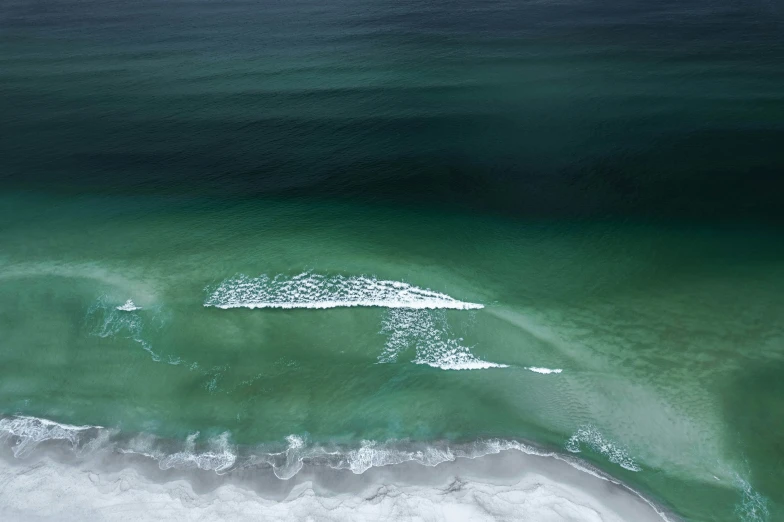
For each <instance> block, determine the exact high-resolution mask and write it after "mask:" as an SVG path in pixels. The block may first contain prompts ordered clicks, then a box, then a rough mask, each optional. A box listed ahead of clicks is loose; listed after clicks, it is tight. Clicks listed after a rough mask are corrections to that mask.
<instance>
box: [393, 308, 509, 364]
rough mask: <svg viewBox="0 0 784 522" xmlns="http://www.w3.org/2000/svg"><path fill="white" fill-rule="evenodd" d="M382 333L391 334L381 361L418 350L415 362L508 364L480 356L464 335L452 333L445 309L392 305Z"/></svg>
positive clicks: (394, 359) (395, 359) (394, 358)
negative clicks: (466, 344) (464, 342)
mask: <svg viewBox="0 0 784 522" xmlns="http://www.w3.org/2000/svg"><path fill="white" fill-rule="evenodd" d="M381 333H382V334H385V335H386V336H387V341H386V344H385V345H384V351H383V352H382V353H381V355H379V356H378V362H379V363H391V362H395V361H397V359H398V357H399V356H400V354H401V353H403V352H405V351H406V350H414V351H415V353H416V355H415V357H414V359H413V362H414V363H416V364H426V365H428V366H432V367H433V368H440V369H442V370H481V369H487V368H507V365H505V364H497V363H492V362H487V361H483V360H481V359H479V358H478V357H476V356H475V355H474V354H472V353H471V348H470V347H468V346H465V345H463V339H462V338H457V337H455V336H454V335H453V334H452V331H451V328H450V327H449V323H448V322H447V317H446V313H445V311H444V310H407V309H392V310H389V311H388V312H387V314H386V316H385V317H384V321H383V323H382V326H381Z"/></svg>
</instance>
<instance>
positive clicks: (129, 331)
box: [87, 298, 179, 364]
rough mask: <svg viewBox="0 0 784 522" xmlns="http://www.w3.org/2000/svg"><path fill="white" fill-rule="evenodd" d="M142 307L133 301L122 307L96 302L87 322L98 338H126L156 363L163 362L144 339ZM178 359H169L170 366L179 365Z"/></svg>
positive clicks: (102, 301)
mask: <svg viewBox="0 0 784 522" xmlns="http://www.w3.org/2000/svg"><path fill="white" fill-rule="evenodd" d="M140 310H141V307H139V306H136V305H135V304H134V303H133V301H132V300H131V299H128V301H126V302H125V304H123V305H121V306H112V305H110V304H109V303H108V301H107V299H106V298H101V299H99V300H98V301H96V302H95V303H94V304H93V305H92V306H91V307H90V309H89V310H88V311H87V320H88V322H90V323H92V332H91V333H92V334H93V335H97V336H98V337H124V338H126V339H131V340H133V341H134V342H136V343H138V344H139V345H140V346H141V347H142V349H143V350H144V351H146V352H147V353H149V354H150V357H151V358H152V360H153V361H155V362H160V361H161V356H160V355H159V354H158V353H156V352H155V351H154V350H153V349H152V345H151V344H150V343H149V342H148V341H147V340H145V339H144V335H143V333H144V321H143V318H142V315H140V314H139V313H138V312H139V311H140ZM176 361H177V359H176V358H171V357H170V358H169V361H168V362H169V363H170V364H179V362H176Z"/></svg>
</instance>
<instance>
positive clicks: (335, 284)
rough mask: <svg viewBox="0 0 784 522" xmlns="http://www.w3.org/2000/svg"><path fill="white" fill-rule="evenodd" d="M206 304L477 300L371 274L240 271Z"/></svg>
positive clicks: (439, 304) (454, 305) (455, 303)
mask: <svg viewBox="0 0 784 522" xmlns="http://www.w3.org/2000/svg"><path fill="white" fill-rule="evenodd" d="M208 291H209V292H210V294H209V296H208V297H207V299H206V300H205V302H204V306H207V307H216V308H223V309H227V308H337V307H353V306H378V307H385V308H416V309H435V308H451V309H455V310H471V309H478V308H483V307H484V306H483V305H481V304H478V303H467V302H463V301H459V300H457V299H454V298H453V297H450V296H448V295H446V294H442V293H439V292H434V291H432V290H427V289H423V288H419V287H416V286H413V285H410V284H408V283H403V282H401V281H386V280H382V279H376V278H375V277H368V276H343V275H337V276H325V275H321V274H312V273H309V272H305V273H302V274H299V275H296V276H294V277H287V276H284V275H277V276H274V277H270V276H268V275H261V276H259V277H248V276H246V275H242V274H241V275H238V276H236V277H232V278H229V279H226V280H225V281H223V282H222V283H221V284H220V285H218V287H217V288H215V289H214V290H211V291H210V290H208Z"/></svg>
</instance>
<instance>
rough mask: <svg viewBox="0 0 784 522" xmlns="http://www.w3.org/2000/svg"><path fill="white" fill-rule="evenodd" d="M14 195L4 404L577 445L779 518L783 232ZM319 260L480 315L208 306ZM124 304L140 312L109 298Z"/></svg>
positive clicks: (159, 425)
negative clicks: (445, 353)
mask: <svg viewBox="0 0 784 522" xmlns="http://www.w3.org/2000/svg"><path fill="white" fill-rule="evenodd" d="M3 203H4V204H3V206H2V208H3V209H5V210H4V216H3V218H4V219H3V222H4V223H5V225H4V227H3V229H2V234H1V235H0V242H2V244H3V245H4V249H3V265H2V279H1V280H0V286H1V288H2V292H0V295H2V306H0V311H1V313H2V315H1V316H0V319H1V320H2V323H0V324H1V325H2V332H3V339H2V345H1V348H0V354H2V365H1V367H2V372H3V375H2V381H0V401H1V402H2V404H3V410H4V411H5V412H6V413H23V414H27V415H34V416H39V417H44V418H52V419H56V420H58V421H61V422H69V423H74V424H96V425H102V426H112V427H119V428H121V429H122V430H123V431H124V432H128V433H134V432H149V433H154V434H156V435H159V436H163V437H166V438H171V439H178V440H184V439H185V438H186V436H187V435H189V434H191V433H194V432H196V431H200V432H201V434H202V435H201V436H202V437H204V438H205V439H206V438H209V437H211V436H217V435H218V434H220V433H222V432H224V431H228V432H230V434H231V435H230V437H231V441H232V442H233V443H238V444H241V445H248V446H254V445H256V444H259V443H266V444H269V445H271V446H274V445H275V444H277V445H285V438H286V437H287V436H289V435H292V434H294V435H297V436H301V437H304V438H305V439H307V440H308V441H309V443H312V444H315V443H342V444H346V445H351V444H358V443H359V441H361V440H377V441H385V440H388V439H410V440H412V441H430V440H432V441H436V440H444V439H447V440H454V441H471V440H474V439H477V438H487V437H501V438H523V439H527V440H531V441H535V442H537V443H539V444H542V445H545V446H548V447H553V448H556V449H559V450H561V451H565V450H567V449H569V448H571V449H582V450H583V451H582V453H581V456H583V457H585V458H588V459H589V460H591V461H592V462H594V463H595V464H596V465H598V466H599V467H601V468H603V469H605V470H607V471H608V472H610V473H611V474H613V475H615V476H618V477H620V478H622V479H623V480H626V481H628V482H630V483H631V484H633V485H636V486H637V487H641V488H642V489H643V490H644V491H646V492H648V493H650V494H652V495H653V496H654V498H657V499H659V500H660V501H663V502H664V503H665V504H666V505H669V506H670V507H672V508H673V509H674V510H675V511H676V512H677V513H679V514H682V515H684V516H685V517H686V518H690V519H694V520H705V519H708V518H710V519H714V520H734V519H736V518H737V514H736V510H737V509H738V506H739V505H740V504H742V502H744V498H745V501H751V500H754V498H755V497H754V495H759V494H764V495H765V496H766V497H767V500H764V499H758V500H760V501H762V502H767V509H768V510H770V511H771V512H773V513H777V512H778V511H777V510H779V509H780V507H779V502H780V501H781V499H780V496H779V490H780V486H781V477H780V471H781V468H780V466H779V461H777V460H776V459H777V458H779V457H780V454H779V453H777V451H778V450H777V444H778V440H779V439H778V438H777V434H778V431H777V430H779V429H780V427H779V426H777V425H776V422H777V420H776V419H777V418H778V417H777V412H780V406H781V405H780V404H779V403H777V401H778V400H779V399H778V397H780V390H778V389H777V388H776V387H777V386H778V385H777V383H778V382H779V380H778V378H777V376H778V375H779V371H780V369H781V365H782V358H783V357H784V352H783V351H782V343H783V342H784V332H782V329H781V324H780V321H778V320H777V319H778V318H779V317H781V314H782V312H783V311H784V310H783V309H784V303H783V302H782V299H781V297H780V295H779V294H780V293H779V289H780V288H781V287H782V282H783V281H784V265H782V263H781V259H782V258H781V255H782V246H781V244H780V243H779V242H778V241H776V239H777V237H778V236H777V235H776V234H775V231H772V230H765V229H763V228H740V227H738V228H734V229H731V228H726V227H725V228H710V227H679V228H673V227H664V226H656V227H654V226H642V225H638V226H635V225H630V224H613V223H609V222H607V223H601V224H594V225H568V226H567V225H559V224H555V223H542V222H536V221H520V220H514V221H513V220H501V219H490V218H477V217H476V216H471V215H468V216H466V215H460V214H451V215H450V214H445V213H434V212H427V211H419V212H415V211H405V210H400V209H398V208H386V209H385V208H369V207H363V206H357V205H349V204H345V203H341V204H329V203H323V202H322V203H308V202H305V201H300V202H298V203H291V202H278V201H272V200H263V201H256V202H254V203H252V204H250V203H244V204H227V203H226V202H222V203H221V204H218V205H215V204H205V203H204V202H202V201H192V202H188V203H182V202H176V201H172V200H166V199H162V198H136V199H129V198H120V197H111V198H97V197H82V198H76V199H69V200H62V199H57V198H52V197H38V196H35V197H34V196H30V195H25V194H13V195H11V196H9V197H8V198H6V199H5V200H4V202H3ZM445 230H449V231H452V232H451V233H449V234H445V233H444V231H445ZM306 271H309V272H311V273H312V274H325V275H340V274H343V275H361V274H365V275H372V276H376V277H377V278H378V279H379V280H391V281H405V282H407V283H410V284H412V285H416V286H419V287H421V288H429V289H432V290H434V291H437V292H441V293H444V294H447V295H448V296H451V297H453V298H454V299H458V300H460V301H462V302H467V303H477V304H483V305H484V308H481V309H475V310H452V309H435V310H428V309H426V310H411V309H406V308H401V309H388V308H384V307H350V308H346V307H339V308H329V309H302V308H297V309H271V308H264V309H247V308H233V309H220V308H215V307H205V306H204V303H205V302H207V301H209V299H210V296H211V295H212V293H213V292H214V291H215V289H216V288H217V287H218V285H219V284H220V283H221V282H223V281H225V280H229V281H231V278H232V277H234V276H236V275H237V274H247V275H249V276H253V277H256V276H259V275H261V274H270V275H279V274H282V275H283V276H285V277H286V278H290V277H292V276H296V275H297V274H300V273H302V272H306ZM128 299H131V300H133V303H134V304H135V305H136V306H137V307H140V309H139V310H133V311H123V310H117V309H116V307H118V306H122V305H123V304H124V303H125V302H126V301H127V300H128ZM417 329H419V330H417ZM412 331H413V333H412ZM396 333H397V335H403V336H406V335H408V336H409V337H404V338H403V341H402V344H398V345H395V344H394V341H392V339H393V337H394V335H395V334H396ZM458 339H459V341H458ZM390 343H392V348H393V351H394V352H395V354H396V358H394V360H390V358H389V357H388V356H389V347H390ZM445 343H446V346H447V347H455V346H458V347H462V348H461V350H463V351H468V352H469V353H470V354H471V355H472V356H473V357H474V358H475V359H480V360H482V361H486V362H492V363H497V364H500V365H507V366H508V367H505V368H503V367H497V368H487V369H473V370H467V369H466V370H449V369H442V368H440V367H437V366H436V367H434V366H431V365H428V364H416V363H415V362H414V361H416V360H417V359H418V358H420V355H421V352H424V353H425V359H427V357H428V354H430V357H431V358H430V359H428V360H429V361H431V362H433V361H435V362H436V363H443V361H444V359H443V357H441V356H440V355H439V349H440V348H439V347H442V346H444V345H445ZM450 343H451V344H450ZM385 354H386V356H385ZM425 362H427V361H425ZM530 367H537V368H550V369H562V370H563V372H562V373H557V374H556V373H553V374H541V373H537V372H534V371H530V370H528V369H526V368H530ZM581 435H582V438H579V437H580V436H581ZM572 437H578V438H577V439H572V442H571V443H570V442H569V441H570V438H572ZM591 443H593V444H594V446H593V449H591ZM602 446H604V450H602V449H601V447H602ZM622 465H623V466H624V467H622ZM633 470H638V471H633ZM748 484H750V485H751V487H753V488H754V491H753V492H752V493H751V495H752V496H751V497H749V496H748V495H746V496H745V497H744V494H743V493H742V489H743V487H744V486H745V485H748ZM750 519H751V520H754V518H750ZM758 519H762V520H764V518H759V517H758Z"/></svg>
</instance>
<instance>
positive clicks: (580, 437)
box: [566, 425, 642, 471]
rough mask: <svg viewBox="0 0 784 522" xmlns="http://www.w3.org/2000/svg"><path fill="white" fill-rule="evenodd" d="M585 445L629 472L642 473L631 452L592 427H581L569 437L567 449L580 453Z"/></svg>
mask: <svg viewBox="0 0 784 522" xmlns="http://www.w3.org/2000/svg"><path fill="white" fill-rule="evenodd" d="M583 445H585V446H587V447H589V448H590V449H592V450H593V451H595V452H597V453H601V454H602V455H604V456H605V457H607V459H608V460H609V461H610V462H613V463H615V464H618V465H619V466H621V467H622V468H625V469H628V470H629V471H641V470H642V468H640V466H638V465H637V464H636V463H635V462H634V459H633V458H632V457H631V456H630V455H629V452H628V450H627V449H626V448H624V447H623V446H621V445H619V444H616V443H615V442H612V441H610V440H608V439H607V438H605V437H604V435H602V433H601V432H600V431H599V430H598V429H597V428H596V427H595V426H591V425H586V426H581V427H580V428H578V429H577V431H576V432H575V433H574V435H572V436H571V437H569V440H568V441H567V442H566V449H567V450H568V451H571V452H572V453H580V451H581V447H582V446H583Z"/></svg>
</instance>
